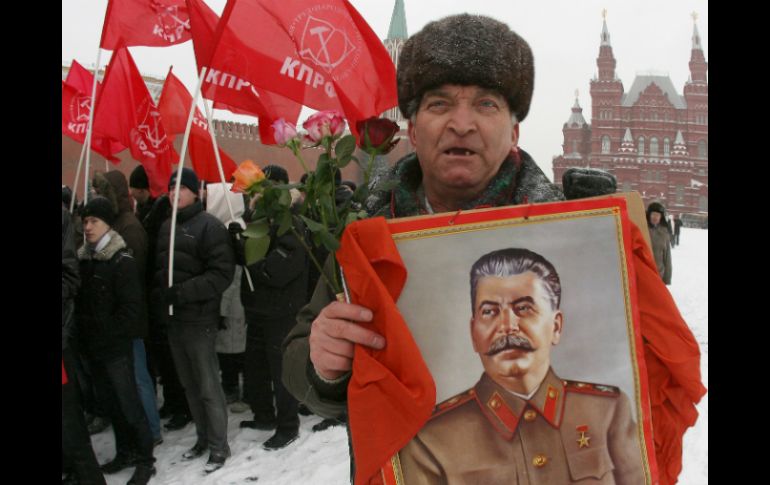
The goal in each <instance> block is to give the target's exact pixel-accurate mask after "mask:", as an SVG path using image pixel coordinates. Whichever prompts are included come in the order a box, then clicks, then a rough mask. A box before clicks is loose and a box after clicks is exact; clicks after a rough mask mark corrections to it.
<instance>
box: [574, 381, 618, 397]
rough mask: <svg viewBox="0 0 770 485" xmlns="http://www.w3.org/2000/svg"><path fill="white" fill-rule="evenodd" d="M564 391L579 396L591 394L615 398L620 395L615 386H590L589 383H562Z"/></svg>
mask: <svg viewBox="0 0 770 485" xmlns="http://www.w3.org/2000/svg"><path fill="white" fill-rule="evenodd" d="M563 382H564V389H565V390H566V391H567V392H577V393H580V394H593V395H595V396H607V397H617V396H619V395H620V389H619V388H617V387H615V386H605V385H604V384H592V383H590V382H579V381H563Z"/></svg>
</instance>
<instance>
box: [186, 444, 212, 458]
mask: <svg viewBox="0 0 770 485" xmlns="http://www.w3.org/2000/svg"><path fill="white" fill-rule="evenodd" d="M207 449H208V446H207V445H204V444H203V443H195V446H193V447H192V448H190V449H189V450H187V451H185V452H184V454H183V455H182V459H183V460H185V461H187V460H194V459H196V458H198V457H199V456H201V455H203V453H205V452H206V450H207Z"/></svg>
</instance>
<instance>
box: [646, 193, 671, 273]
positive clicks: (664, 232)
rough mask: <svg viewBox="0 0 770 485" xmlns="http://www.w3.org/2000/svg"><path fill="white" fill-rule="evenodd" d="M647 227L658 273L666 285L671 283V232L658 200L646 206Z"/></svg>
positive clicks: (664, 212)
mask: <svg viewBox="0 0 770 485" xmlns="http://www.w3.org/2000/svg"><path fill="white" fill-rule="evenodd" d="M647 229H649V231H650V242H651V243H652V255H653V256H654V258H655V264H656V265H657V267H658V273H660V277H661V278H662V279H663V282H664V283H665V284H667V285H670V284H671V272H672V267H671V234H670V233H669V230H668V226H667V225H666V209H665V207H663V204H661V203H660V202H652V203H650V205H648V206H647Z"/></svg>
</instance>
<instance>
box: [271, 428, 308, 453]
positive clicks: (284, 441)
mask: <svg viewBox="0 0 770 485" xmlns="http://www.w3.org/2000/svg"><path fill="white" fill-rule="evenodd" d="M298 436H299V430H297V429H279V430H278V431H276V432H275V434H274V435H273V436H271V437H270V439H269V440H267V441H265V443H264V444H263V445H262V447H263V448H264V449H266V450H280V449H281V448H285V447H286V446H288V445H289V444H290V443H293V442H294V440H296V439H297V437H298Z"/></svg>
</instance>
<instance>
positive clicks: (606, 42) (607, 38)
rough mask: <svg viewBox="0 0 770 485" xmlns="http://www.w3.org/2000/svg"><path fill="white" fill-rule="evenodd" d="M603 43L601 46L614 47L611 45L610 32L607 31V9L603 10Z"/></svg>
mask: <svg viewBox="0 0 770 485" xmlns="http://www.w3.org/2000/svg"><path fill="white" fill-rule="evenodd" d="M602 23H603V26H602V43H601V45H607V46H610V47H612V44H610V31H609V30H607V9H606V8H605V9H604V10H602Z"/></svg>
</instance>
